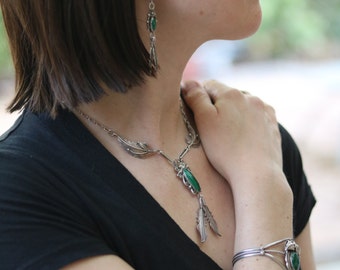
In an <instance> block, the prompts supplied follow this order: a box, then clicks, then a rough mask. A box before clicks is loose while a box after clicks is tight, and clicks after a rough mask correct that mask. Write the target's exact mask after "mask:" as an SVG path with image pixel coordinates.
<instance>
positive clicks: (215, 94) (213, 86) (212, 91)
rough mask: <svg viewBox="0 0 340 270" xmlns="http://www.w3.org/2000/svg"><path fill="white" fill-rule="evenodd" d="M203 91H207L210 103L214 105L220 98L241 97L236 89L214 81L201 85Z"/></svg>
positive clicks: (241, 94)
mask: <svg viewBox="0 0 340 270" xmlns="http://www.w3.org/2000/svg"><path fill="white" fill-rule="evenodd" d="M203 87H204V89H205V90H206V91H207V93H208V95H209V96H210V98H211V100H212V102H213V103H214V104H215V103H216V101H217V100H218V99H220V98H221V97H229V98H230V97H233V98H235V97H236V98H237V97H240V98H241V97H243V93H242V92H241V91H239V90H237V89H234V88H232V87H230V86H228V85H225V84H223V83H220V82H218V81H215V80H209V81H206V82H204V83H203Z"/></svg>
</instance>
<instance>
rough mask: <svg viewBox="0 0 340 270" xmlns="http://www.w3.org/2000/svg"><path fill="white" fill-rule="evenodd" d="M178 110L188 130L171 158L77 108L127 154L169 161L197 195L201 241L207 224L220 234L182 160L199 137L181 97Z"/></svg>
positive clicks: (197, 186)
mask: <svg viewBox="0 0 340 270" xmlns="http://www.w3.org/2000/svg"><path fill="white" fill-rule="evenodd" d="M180 111H181V114H182V118H183V121H184V123H185V126H186V128H187V131H188V133H187V135H186V137H185V142H186V147H185V148H184V149H183V151H182V152H181V153H180V154H179V156H178V158H177V159H171V158H170V157H169V156H168V155H167V154H166V153H164V151H163V150H160V149H153V148H151V147H150V146H149V145H148V144H147V143H145V142H141V141H131V140H129V139H127V138H124V137H122V136H121V135H119V134H118V133H117V132H115V131H114V130H113V129H111V128H108V127H106V126H105V125H103V124H102V123H100V122H98V121H97V120H96V119H94V118H92V117H90V116H89V115H87V114H85V113H83V112H82V111H80V110H77V112H78V113H79V114H80V115H81V116H82V117H84V118H85V119H86V120H87V121H89V122H90V123H92V124H93V125H95V126H97V127H99V128H101V129H102V130H103V131H105V132H106V133H107V134H108V135H109V136H110V137H113V138H115V139H116V140H117V141H118V142H119V144H120V145H121V146H122V147H123V149H124V150H125V151H126V152H127V153H128V154H129V155H131V156H133V157H136V158H141V159H144V158H148V157H150V156H153V155H156V154H159V155H160V156H162V157H163V158H165V159H166V160H167V161H168V162H169V163H171V165H172V166H173V168H174V170H175V172H176V176H177V177H178V178H179V179H180V180H182V182H183V184H184V185H185V186H186V187H187V188H188V189H189V190H190V191H191V193H192V194H194V195H197V198H198V203H199V209H198V211H197V218H196V223H197V226H196V228H197V230H198V232H199V234H200V238H201V242H202V243H203V242H205V241H206V239H207V234H206V228H205V227H206V226H207V225H209V226H210V228H211V229H212V231H213V232H214V233H215V234H216V235H219V236H220V233H219V232H218V228H217V223H216V221H215V219H214V218H213V215H212V213H211V212H210V210H209V208H208V206H207V205H206V203H205V201H204V198H203V196H202V194H201V187H200V185H199V183H198V181H197V179H196V178H195V176H194V175H193V174H192V172H191V170H190V168H189V166H188V165H187V164H186V163H185V162H184V161H183V158H184V156H185V155H186V154H187V153H188V152H189V151H190V149H191V147H198V146H199V145H200V139H199V136H198V134H197V133H196V131H195V129H194V128H193V127H192V126H191V124H190V121H189V120H188V117H187V115H186V113H185V111H184V107H183V101H182V99H180Z"/></svg>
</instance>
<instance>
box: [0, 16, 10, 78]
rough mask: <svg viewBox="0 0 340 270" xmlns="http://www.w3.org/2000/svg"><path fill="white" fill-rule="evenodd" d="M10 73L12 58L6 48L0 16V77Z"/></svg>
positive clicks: (6, 42) (5, 37)
mask: <svg viewBox="0 0 340 270" xmlns="http://www.w3.org/2000/svg"><path fill="white" fill-rule="evenodd" d="M11 72H12V58H11V55H10V52H9V48H8V41H7V36H6V33H5V29H4V23H3V21H2V16H1V14H0V77H2V76H4V75H7V74H9V73H11Z"/></svg>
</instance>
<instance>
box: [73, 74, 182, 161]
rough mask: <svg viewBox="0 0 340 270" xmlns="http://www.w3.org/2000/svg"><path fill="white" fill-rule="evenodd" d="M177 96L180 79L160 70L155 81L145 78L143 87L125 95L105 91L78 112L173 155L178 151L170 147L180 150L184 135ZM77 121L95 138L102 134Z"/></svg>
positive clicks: (130, 90)
mask: <svg viewBox="0 0 340 270" xmlns="http://www.w3.org/2000/svg"><path fill="white" fill-rule="evenodd" d="M162 77H165V79H163V78H162ZM171 79H172V81H171V82H170V81H169V80H171ZM179 97H180V79H178V78H177V80H176V78H174V77H172V78H170V76H169V77H166V76H164V75H163V73H162V72H161V71H160V72H159V74H158V77H157V79H154V78H148V79H147V80H146V83H145V84H144V85H143V86H139V87H135V88H132V89H129V90H128V92H127V93H124V94H122V93H117V92H113V91H107V95H105V96H103V97H102V98H101V99H100V100H98V101H97V102H93V103H90V104H84V105H81V106H80V107H79V109H80V110H81V111H82V112H84V113H85V114H88V115H89V116H90V117H91V118H94V119H95V120H96V121H98V122H100V123H101V124H103V125H105V126H107V127H109V128H111V129H113V130H114V131H116V132H117V133H119V134H120V135H121V136H123V137H126V138H127V139H129V140H133V141H143V142H146V143H148V144H149V145H150V146H151V147H152V148H155V149H162V150H164V151H166V152H168V153H169V154H174V155H176V154H177V152H178V149H177V147H173V146H174V145H179V148H182V146H183V145H184V143H185V142H184V137H185V135H186V127H185V125H184V123H183V119H182V115H181V112H180V101H179ZM79 119H80V120H81V121H82V122H83V123H84V124H85V125H86V126H87V127H88V128H89V129H90V131H91V132H92V133H94V135H96V134H98V133H103V130H100V129H99V128H98V127H95V126H91V125H89V123H85V122H84V119H81V117H80V118H79ZM98 135H100V134H98ZM96 137H97V138H98V137H99V138H100V136H96ZM172 151H174V152H173V153H171V152H172Z"/></svg>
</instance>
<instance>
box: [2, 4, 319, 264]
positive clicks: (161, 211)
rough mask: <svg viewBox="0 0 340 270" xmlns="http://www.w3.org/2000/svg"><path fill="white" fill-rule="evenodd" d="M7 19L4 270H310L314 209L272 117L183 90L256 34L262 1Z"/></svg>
mask: <svg viewBox="0 0 340 270" xmlns="http://www.w3.org/2000/svg"><path fill="white" fill-rule="evenodd" d="M1 7H2V11H3V17H4V21H5V24H6V28H7V32H8V35H9V40H10V45H11V49H12V54H13V59H14V64H15V69H16V88H17V96H16V98H15V99H14V101H13V102H12V104H11V105H10V110H11V111H15V110H21V109H23V110H24V112H23V115H22V116H21V117H20V119H19V120H18V121H17V123H16V124H15V125H14V127H12V128H11V129H10V130H9V131H8V132H7V133H6V134H4V135H3V136H2V138H1V144H0V160H1V162H0V190H1V191H0V213H1V215H0V217H1V225H0V233H1V244H0V251H1V252H0V254H1V255H0V259H1V262H2V267H3V269H60V268H62V269H132V268H135V269H232V268H233V269H298V268H299V263H300V261H299V259H300V260H301V266H302V268H303V269H314V263H313V258H312V251H311V250H312V248H311V242H310V234H309V223H308V219H309V215H310V212H311V209H312V208H313V205H314V203H315V200H314V197H313V195H312V193H311V191H310V188H309V186H308V184H307V182H306V179H305V176H304V173H303V170H302V164H301V159H300V156H299V152H298V150H297V148H296V146H295V144H294V142H293V141H292V139H291V138H290V136H289V134H288V133H287V132H286V131H285V130H284V129H283V128H282V127H280V129H279V128H278V124H277V121H276V118H275V113H274V110H273V109H272V108H271V107H270V106H268V105H266V104H264V103H263V102H262V101H261V100H259V99H258V98H256V97H253V96H251V95H249V94H247V93H243V92H240V91H237V90H235V89H231V88H229V87H227V86H224V85H221V84H220V83H218V82H216V81H209V82H206V83H204V84H203V85H200V84H199V83H197V82H186V83H184V84H183V85H182V87H180V85H181V75H182V72H183V70H184V67H185V65H186V63H187V61H188V59H189V58H190V56H191V55H192V53H193V52H194V51H195V50H196V48H197V47H199V46H200V45H201V44H202V43H204V42H206V41H207V40H211V39H229V40H234V39H241V38H244V37H247V36H249V35H251V34H252V33H254V32H255V31H256V30H257V28H258V26H259V24H260V20H261V9H260V6H259V2H258V1H257V0H252V1H239V0H223V1H222V0H214V1H202V0H199V1H197V0H187V1H182V0H175V1H174V0H171V1H152V0H141V1H134V0H124V1H108V0H107V1H104V0H103V1H97V0H87V1H77V0H65V1H62V0H49V1H22V0H1ZM180 95H182V98H183V101H182V100H181V99H180V98H179V97H180ZM196 129H197V131H198V134H199V136H200V141H199V139H198V136H197V132H196V131H195V130H196ZM281 141H282V143H281ZM143 142H146V144H145V143H143ZM281 146H282V147H281ZM179 180H180V181H179ZM181 182H183V183H184V185H183V184H181ZM293 196H294V203H293ZM293 207H294V211H293V210H292V209H293ZM294 237H295V241H294V239H293V238H294ZM298 245H299V246H300V248H301V249H302V253H301V258H299V255H298V254H299V247H298ZM250 248H251V249H250ZM271 250H274V251H276V252H272V251H271ZM285 257H286V259H287V260H288V261H287V262H285ZM286 264H287V265H286Z"/></svg>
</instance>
